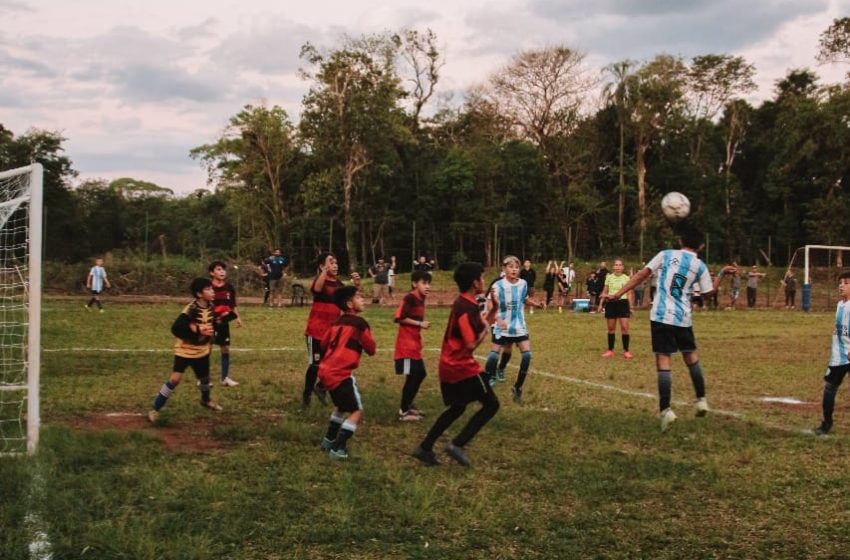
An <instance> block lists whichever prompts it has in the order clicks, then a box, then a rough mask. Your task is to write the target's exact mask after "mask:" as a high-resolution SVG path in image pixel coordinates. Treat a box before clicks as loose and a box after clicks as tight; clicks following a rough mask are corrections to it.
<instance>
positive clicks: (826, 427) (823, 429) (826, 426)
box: [815, 420, 832, 436]
mask: <svg viewBox="0 0 850 560" xmlns="http://www.w3.org/2000/svg"><path fill="white" fill-rule="evenodd" d="M831 429H832V422H827V421H826V420H824V421H823V422H821V423H820V426H818V427H817V428H815V435H816V436H825V435H826V434H828V433H829V431H830V430H831Z"/></svg>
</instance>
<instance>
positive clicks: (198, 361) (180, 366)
mask: <svg viewBox="0 0 850 560" xmlns="http://www.w3.org/2000/svg"><path fill="white" fill-rule="evenodd" d="M187 367H191V368H192V371H193V372H195V377H197V378H198V379H204V378H206V379H209V376H210V355H209V354H207V355H206V356H204V357H203V358H184V357H182V356H174V365H172V366H171V371H176V372H177V373H183V372H184V371H186V368H187Z"/></svg>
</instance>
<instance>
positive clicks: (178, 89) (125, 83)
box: [106, 64, 225, 103]
mask: <svg viewBox="0 0 850 560" xmlns="http://www.w3.org/2000/svg"><path fill="white" fill-rule="evenodd" d="M106 78H107V80H108V81H109V82H110V83H111V84H113V85H114V86H116V87H117V93H118V95H119V96H120V97H121V98H122V99H124V100H127V101H142V102H157V103H161V102H166V101H173V100H179V99H184V100H188V101H194V102H199V103H204V102H208V101H217V100H220V99H223V98H224V97H225V89H224V87H223V86H222V85H221V84H220V83H217V82H218V80H216V79H215V78H213V79H212V80H211V79H209V78H206V77H204V76H198V75H192V74H189V73H187V72H186V71H185V70H183V69H181V68H178V67H175V66H172V65H169V64H165V65H154V64H130V65H127V66H123V67H120V68H113V69H111V70H110V71H109V72H108V74H107V76H106Z"/></svg>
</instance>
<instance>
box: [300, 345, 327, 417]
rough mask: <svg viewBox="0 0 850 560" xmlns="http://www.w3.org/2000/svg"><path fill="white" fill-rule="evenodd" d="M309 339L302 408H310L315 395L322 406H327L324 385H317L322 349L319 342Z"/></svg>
mask: <svg viewBox="0 0 850 560" xmlns="http://www.w3.org/2000/svg"><path fill="white" fill-rule="evenodd" d="M306 338H307V371H305V372H304V391H303V392H302V393H301V406H302V407H303V408H307V407H309V406H310V400H311V398H312V395H313V393H314V392H315V393H316V396H317V397H318V398H319V401H320V402H321V403H322V404H327V391H326V390H325V387H324V385H321V383H317V380H318V378H319V362H321V361H322V347H321V344H320V343H319V341H318V340H317V339H315V338H313V337H312V336H308V337H306Z"/></svg>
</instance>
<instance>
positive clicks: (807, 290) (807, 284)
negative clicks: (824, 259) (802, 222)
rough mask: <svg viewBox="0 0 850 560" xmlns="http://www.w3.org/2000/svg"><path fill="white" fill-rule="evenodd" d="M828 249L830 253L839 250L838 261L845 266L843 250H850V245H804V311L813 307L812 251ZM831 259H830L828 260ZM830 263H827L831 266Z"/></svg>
mask: <svg viewBox="0 0 850 560" xmlns="http://www.w3.org/2000/svg"><path fill="white" fill-rule="evenodd" d="M811 250H816V251H824V250H825V251H827V253H828V254H831V252H832V251H838V255H839V258H838V263H841V265H842V266H843V255H842V252H843V251H850V247H843V246H840V245H806V246H805V247H803V298H802V309H803V311H808V310H809V308H810V307H811V298H812V277H811V269H812V261H811V258H810V254H809V253H810V251H811ZM829 260H831V259H828V261H829ZM829 265H830V263H829V262H828V263H827V266H829Z"/></svg>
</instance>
